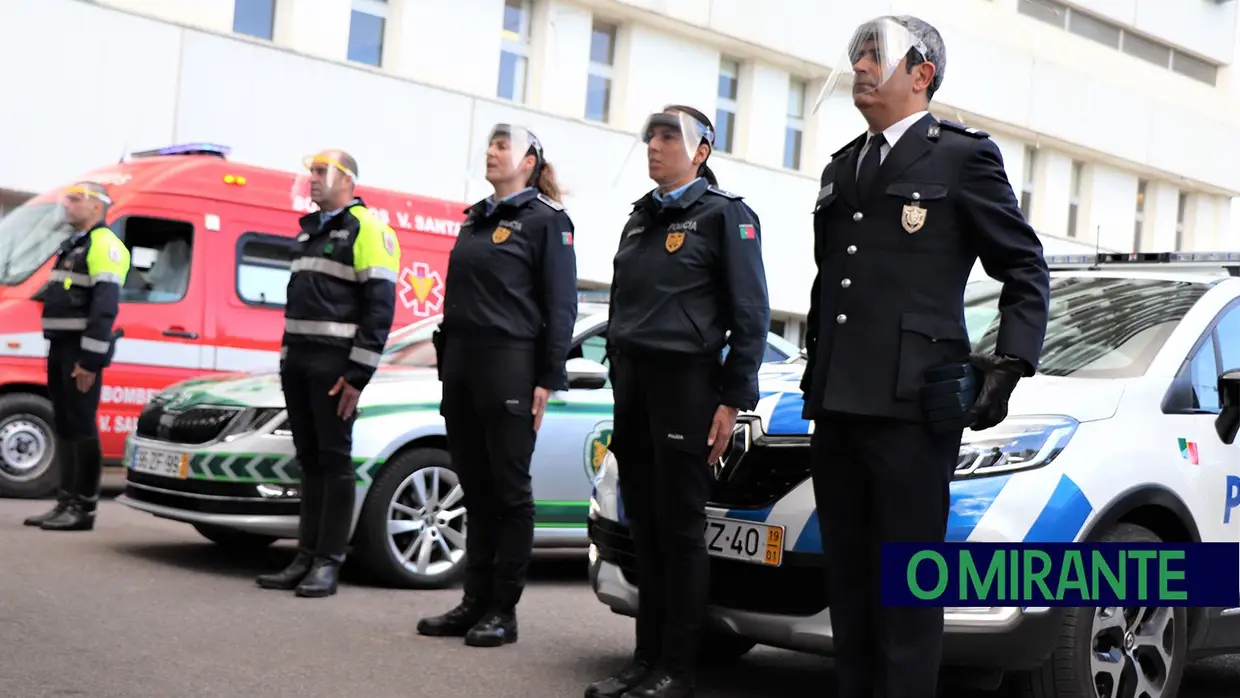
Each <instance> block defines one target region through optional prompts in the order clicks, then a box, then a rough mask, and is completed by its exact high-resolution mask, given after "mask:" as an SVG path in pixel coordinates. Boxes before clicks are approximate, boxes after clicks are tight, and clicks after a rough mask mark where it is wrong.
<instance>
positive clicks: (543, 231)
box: [440, 188, 577, 390]
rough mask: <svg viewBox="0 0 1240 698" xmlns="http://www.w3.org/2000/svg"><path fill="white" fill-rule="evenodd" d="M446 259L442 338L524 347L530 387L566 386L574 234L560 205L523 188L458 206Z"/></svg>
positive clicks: (573, 310)
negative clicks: (531, 366) (529, 354)
mask: <svg viewBox="0 0 1240 698" xmlns="http://www.w3.org/2000/svg"><path fill="white" fill-rule="evenodd" d="M465 213H466V217H465V221H464V222H463V223H462V224H461V233H460V235H459V236H457V239H456V244H455V245H454V246H453V247H452V253H451V254H450V255H449V257H448V280H447V282H446V284H445V287H446V288H445V289H444V316H443V324H442V325H441V326H440V328H441V330H442V332H443V334H444V336H445V337H447V338H449V340H450V339H451V338H453V337H468V338H471V339H473V340H476V341H478V340H481V341H498V342H500V343H514V342H516V343H531V344H532V345H533V346H535V347H536V350H537V352H538V354H539V362H538V367H537V372H538V375H537V376H536V378H535V384H536V385H539V386H541V387H544V388H548V389H550V390H564V389H566V388H568V376H567V374H566V373H565V368H564V363H565V360H566V359H567V357H568V347H569V344H570V343H571V342H572V338H573V326H574V325H575V324H576V322H577V255H576V252H575V251H574V248H573V234H574V232H575V230H574V227H573V222H572V220H571V219H570V218H569V217H568V214H567V213H565V212H564V207H563V206H561V205H560V204H558V203H556V202H555V201H553V200H552V199H550V198H548V197H546V196H543V195H542V194H541V193H539V192H538V190H536V189H534V188H527V189H525V190H522V191H520V192H517V193H516V194H514V195H512V196H509V197H507V198H504V199H501V200H500V201H499V202H496V203H495V204H494V207H493V208H492V202H491V201H490V199H483V200H482V201H479V202H478V203H476V204H474V205H473V206H471V207H469V208H467V209H465Z"/></svg>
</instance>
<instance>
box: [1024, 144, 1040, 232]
mask: <svg viewBox="0 0 1240 698" xmlns="http://www.w3.org/2000/svg"><path fill="white" fill-rule="evenodd" d="M1037 171H1038V150H1037V148H1034V147H1033V146H1031V145H1027V146H1025V176H1024V181H1023V182H1021V183H1020V212H1021V213H1023V214H1025V218H1028V217H1029V216H1030V212H1031V210H1032V208H1033V177H1034V174H1035V173H1036V172H1037Z"/></svg>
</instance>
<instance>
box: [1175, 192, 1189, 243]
mask: <svg viewBox="0 0 1240 698" xmlns="http://www.w3.org/2000/svg"><path fill="white" fill-rule="evenodd" d="M1187 211H1188V194H1187V193H1185V192H1180V200H1179V202H1178V203H1177V204H1176V209H1175V251H1176V252H1183V251H1184V216H1185V215H1186V212H1187Z"/></svg>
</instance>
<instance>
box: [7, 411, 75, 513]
mask: <svg viewBox="0 0 1240 698" xmlns="http://www.w3.org/2000/svg"><path fill="white" fill-rule="evenodd" d="M54 423H55V420H54V418H53V415H52V403H51V401H50V400H48V399H47V398H45V397H42V396H40V395H31V394H29V393H13V394H10V395H4V396H2V397H0V497H18V498H22V499H38V498H41V497H47V496H48V495H51V494H52V493H53V492H55V491H56V488H57V487H58V486H59V484H60V469H59V468H58V467H56V432H55V430H54V429H53V428H52V425H53V424H54Z"/></svg>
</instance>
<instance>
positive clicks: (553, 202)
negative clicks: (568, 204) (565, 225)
mask: <svg viewBox="0 0 1240 698" xmlns="http://www.w3.org/2000/svg"><path fill="white" fill-rule="evenodd" d="M538 200H539V201H541V202H543V203H544V204H547V205H548V206H550V207H551V208H553V209H555V210H557V211H563V210H564V205H563V204H561V203H560V202H558V201H556V200H554V199H552V198H551V197H549V196H547V195H546V194H543V193H542V192H539V194H538Z"/></svg>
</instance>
